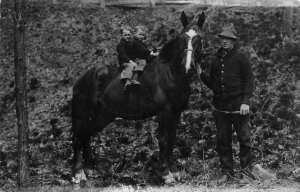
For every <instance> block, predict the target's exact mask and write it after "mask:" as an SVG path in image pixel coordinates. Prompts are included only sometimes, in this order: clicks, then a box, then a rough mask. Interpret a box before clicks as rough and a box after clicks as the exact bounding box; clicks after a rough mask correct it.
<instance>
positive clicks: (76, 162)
mask: <svg viewBox="0 0 300 192" xmlns="http://www.w3.org/2000/svg"><path fill="white" fill-rule="evenodd" d="M87 127H88V120H87V119H86V120H84V119H75V120H74V121H73V150H74V156H73V167H72V175H73V176H74V177H73V178H72V180H73V182H74V183H80V181H81V180H86V176H85V174H84V172H83V167H84V166H83V163H82V158H81V151H82V148H83V144H84V138H85V131H84V130H86V128H87Z"/></svg>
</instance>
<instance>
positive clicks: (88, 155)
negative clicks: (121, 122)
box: [82, 111, 115, 171]
mask: <svg viewBox="0 0 300 192" xmlns="http://www.w3.org/2000/svg"><path fill="white" fill-rule="evenodd" d="M114 118H115V116H113V115H111V114H109V113H101V112H99V111H95V112H94V115H93V116H92V118H91V125H90V127H91V128H92V129H91V131H90V133H89V134H87V135H86V138H85V139H84V142H83V151H82V156H83V160H84V165H85V168H87V169H88V171H91V169H93V167H94V165H93V164H94V158H93V152H92V149H91V145H90V142H91V137H92V136H93V135H94V134H96V133H97V132H100V131H102V129H103V128H104V127H105V126H106V125H108V124H109V123H110V122H112V121H113V120H114Z"/></svg>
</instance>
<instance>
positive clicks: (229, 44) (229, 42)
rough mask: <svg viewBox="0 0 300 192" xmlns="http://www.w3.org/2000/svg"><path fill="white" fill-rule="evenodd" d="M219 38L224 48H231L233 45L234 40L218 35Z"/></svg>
mask: <svg viewBox="0 0 300 192" xmlns="http://www.w3.org/2000/svg"><path fill="white" fill-rule="evenodd" d="M220 39H221V45H222V47H223V48H224V49H231V48H232V47H233V45H234V42H235V40H234V39H232V38H228V37H223V36H221V37H220Z"/></svg>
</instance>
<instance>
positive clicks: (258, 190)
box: [0, 183, 300, 192]
mask: <svg viewBox="0 0 300 192" xmlns="http://www.w3.org/2000/svg"><path fill="white" fill-rule="evenodd" d="M12 191H20V192H73V191H76V192H100V191H101V192H300V184H297V183H294V184H292V185H289V186H284V185H283V186H281V185H273V186H272V187H270V186H268V188H265V187H262V186H255V185H251V186H244V187H241V188H236V187H234V186H228V187H227V186H218V187H212V188H208V187H206V186H204V185H198V186H195V185H185V184H181V185H175V186H160V187H151V186H148V187H133V186H118V187H107V188H93V187H91V188H74V187H71V186H67V187H40V188H28V189H24V190H12ZM0 192H4V191H1V189H0ZM5 192H7V191H5Z"/></svg>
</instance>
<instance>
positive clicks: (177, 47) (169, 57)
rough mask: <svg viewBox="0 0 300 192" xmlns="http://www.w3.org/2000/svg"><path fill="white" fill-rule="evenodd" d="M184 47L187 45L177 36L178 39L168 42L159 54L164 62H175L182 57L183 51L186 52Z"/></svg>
mask: <svg viewBox="0 0 300 192" xmlns="http://www.w3.org/2000/svg"><path fill="white" fill-rule="evenodd" d="M184 46H185V45H184V43H182V40H181V39H180V37H179V36H177V37H176V38H174V39H172V40H170V41H168V42H167V43H166V44H165V45H164V46H163V48H162V49H161V52H160V54H159V58H160V59H161V60H162V61H164V62H167V61H168V62H171V61H174V59H178V58H180V57H181V55H182V53H181V51H182V50H184Z"/></svg>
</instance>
